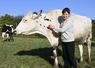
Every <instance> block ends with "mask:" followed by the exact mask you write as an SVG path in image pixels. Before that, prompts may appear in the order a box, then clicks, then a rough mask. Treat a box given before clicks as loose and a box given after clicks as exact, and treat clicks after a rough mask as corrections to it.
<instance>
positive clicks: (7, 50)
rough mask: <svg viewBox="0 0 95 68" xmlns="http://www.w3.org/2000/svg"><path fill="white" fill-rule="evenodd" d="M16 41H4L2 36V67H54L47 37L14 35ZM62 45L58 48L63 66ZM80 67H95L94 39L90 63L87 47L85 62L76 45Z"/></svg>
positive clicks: (0, 42)
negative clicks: (80, 58)
mask: <svg viewBox="0 0 95 68" xmlns="http://www.w3.org/2000/svg"><path fill="white" fill-rule="evenodd" d="M14 39H15V41H14V42H12V41H10V42H3V41H2V38H1V36H0V68H52V65H53V59H52V58H51V56H53V54H52V48H51V46H50V43H49V42H48V40H47V39H46V38H39V37H36V38H33V37H31V38H30V37H14ZM61 50H62V49H61V46H59V49H58V60H59V66H60V68H62V66H63V63H64V61H63V60H62V57H61V55H62V51H61ZM75 55H76V59H77V64H78V68H95V42H94V40H93V41H92V53H91V57H92V62H91V63H88V62H87V58H88V54H87V47H86V46H84V62H82V63H80V62H78V60H79V51H78V47H77V46H76V53H75Z"/></svg>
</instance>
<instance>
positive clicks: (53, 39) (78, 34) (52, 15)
mask: <svg viewBox="0 0 95 68" xmlns="http://www.w3.org/2000/svg"><path fill="white" fill-rule="evenodd" d="M61 12H62V10H58V9H57V10H52V11H49V12H48V13H42V11H41V12H40V13H32V12H28V13H27V15H25V16H24V17H23V18H22V20H21V22H20V23H19V24H18V26H17V27H16V29H15V30H16V34H25V35H30V34H35V33H39V34H41V35H44V36H45V37H46V38H47V39H48V40H49V42H50V44H51V46H52V47H53V48H54V50H53V53H54V68H58V60H57V52H56V49H57V46H58V45H59V34H58V33H56V32H54V31H52V30H50V29H48V25H50V24H54V26H56V27H59V25H60V22H62V21H63V20H62V16H60V15H61ZM71 18H72V20H73V22H74V36H75V44H76V45H78V46H79V51H80V61H81V62H82V61H83V45H84V43H86V44H87V47H88V58H89V61H91V57H90V53H91V39H92V23H91V19H90V18H88V17H86V16H80V15H77V14H74V13H71Z"/></svg>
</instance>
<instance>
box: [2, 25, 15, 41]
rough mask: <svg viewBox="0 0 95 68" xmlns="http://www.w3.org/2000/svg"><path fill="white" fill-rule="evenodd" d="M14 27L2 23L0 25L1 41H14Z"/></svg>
mask: <svg viewBox="0 0 95 68" xmlns="http://www.w3.org/2000/svg"><path fill="white" fill-rule="evenodd" d="M13 33H14V28H13V25H8V24H4V25H3V27H2V38H3V41H10V40H12V41H14V39H13Z"/></svg>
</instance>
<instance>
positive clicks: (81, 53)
mask: <svg viewBox="0 0 95 68" xmlns="http://www.w3.org/2000/svg"><path fill="white" fill-rule="evenodd" d="M78 46H79V51H80V62H83V45H82V44H79V45H78Z"/></svg>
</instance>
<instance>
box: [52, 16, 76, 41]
mask: <svg viewBox="0 0 95 68" xmlns="http://www.w3.org/2000/svg"><path fill="white" fill-rule="evenodd" d="M60 26H61V27H60V28H55V29H53V30H54V31H55V32H61V33H62V34H61V40H62V42H71V41H74V40H75V38H74V26H73V21H72V19H71V18H70V17H69V18H68V19H67V20H65V21H63V22H62V23H61V25H60Z"/></svg>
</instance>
